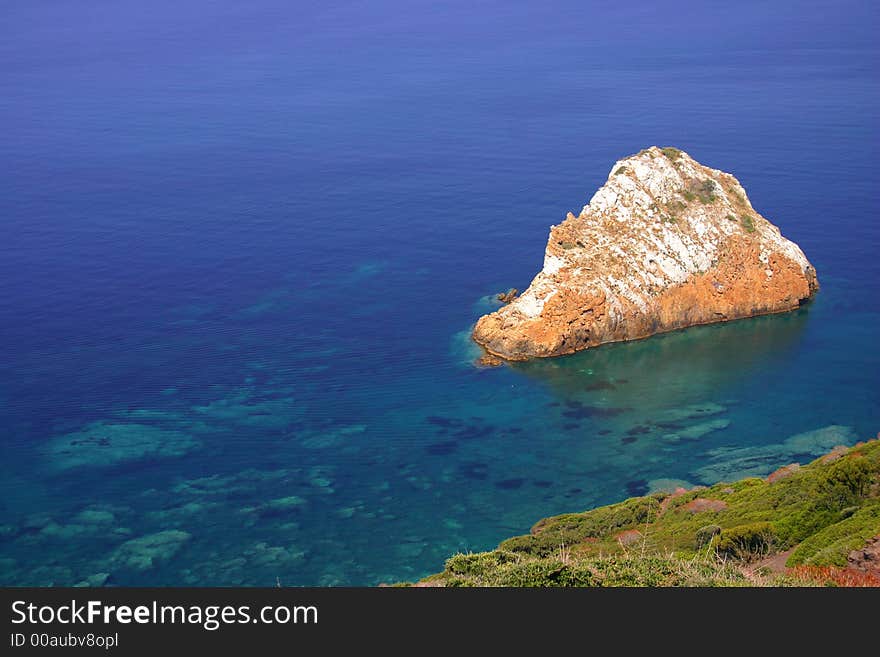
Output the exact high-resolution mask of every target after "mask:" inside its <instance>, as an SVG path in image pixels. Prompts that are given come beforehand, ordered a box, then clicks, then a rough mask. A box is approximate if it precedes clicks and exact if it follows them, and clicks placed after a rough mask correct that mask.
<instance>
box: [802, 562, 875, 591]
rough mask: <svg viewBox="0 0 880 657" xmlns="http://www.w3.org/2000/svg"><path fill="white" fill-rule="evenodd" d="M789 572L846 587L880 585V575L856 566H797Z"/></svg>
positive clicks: (803, 577) (808, 578)
mask: <svg viewBox="0 0 880 657" xmlns="http://www.w3.org/2000/svg"><path fill="white" fill-rule="evenodd" d="M788 572H789V573H790V574H792V575H794V576H795V577H798V578H801V579H806V580H813V581H815V582H829V583H834V584H836V585H837V586H844V587H880V576H877V575H876V574H874V573H867V572H865V571H863V570H856V569H855V568H838V567H837V566H795V567H794V568H789V570H788Z"/></svg>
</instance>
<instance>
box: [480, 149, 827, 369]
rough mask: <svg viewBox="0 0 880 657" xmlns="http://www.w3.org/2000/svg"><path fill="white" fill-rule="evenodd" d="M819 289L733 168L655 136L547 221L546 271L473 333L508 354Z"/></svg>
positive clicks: (787, 300)
mask: <svg viewBox="0 0 880 657" xmlns="http://www.w3.org/2000/svg"><path fill="white" fill-rule="evenodd" d="M783 271H784V272H785V275H782V272H783ZM737 280H738V281H739V282H738V283H737ZM746 284H748V285H749V286H751V287H752V288H755V287H757V288H759V289H756V290H752V292H749V291H748V290H747V289H745V285H746ZM817 289H818V283H817V282H816V277H815V271H814V269H813V268H812V266H811V265H810V263H809V261H808V260H807V258H806V256H805V255H804V253H803V252H802V251H801V249H800V248H799V247H798V246H797V245H796V244H794V243H793V242H791V241H789V240H787V239H785V238H784V237H782V235H781V234H780V231H779V229H778V228H776V227H775V226H774V225H773V224H771V223H770V222H769V221H767V220H766V219H765V218H763V217H762V216H761V215H760V214H759V213H758V212H756V211H755V209H754V208H753V207H752V205H751V203H750V202H749V200H748V196H747V195H746V192H745V190H744V189H743V188H742V186H741V185H740V184H739V182H738V181H737V180H736V178H734V177H733V176H732V175H730V174H728V173H724V172H723V171H719V170H717V169H712V168H709V167H706V166H703V165H702V164H700V163H699V162H697V161H695V160H694V159H692V158H691V157H690V156H689V155H688V154H687V153H685V152H683V151H679V150H677V149H673V148H666V149H660V148H657V147H656V146H654V147H651V148H648V149H645V150H643V151H641V152H640V153H637V154H636V155H633V156H630V157H627V158H624V159H621V160H618V161H617V162H616V163H615V164H614V166H613V167H612V169H611V172H610V174H609V176H608V180H607V182H606V183H605V184H604V185H603V186H602V187H601V188H600V189H599V190H598V191H597V192H596V193H595V194H594V195H593V197H592V198H591V199H590V202H589V203H588V204H587V205H585V206H584V208H583V209H582V210H581V213H580V214H579V215H578V216H574V215H573V214H571V213H569V215H568V217H567V218H566V220H565V221H564V222H563V223H562V224H560V225H558V226H552V227H551V233H550V239H549V241H548V244H547V248H546V251H545V255H544V266H543V269H542V270H541V272H539V273H538V274H537V276H535V278H534V280H533V281H532V283H531V285H530V286H529V288H528V289H527V290H526V291H525V292H524V293H523V295H522V296H521V297H519V298H518V299H516V300H515V301H513V302H512V303H511V304H509V305H507V306H505V307H504V308H502V309H501V310H499V311H497V312H496V313H493V314H491V315H487V316H485V317H483V318H481V320H480V322H478V324H477V327H476V329H475V331H474V338H475V339H476V340H477V342H479V343H480V344H482V345H483V346H485V347H486V348H487V349H488V350H489V351H490V352H492V353H494V354H496V355H499V356H502V357H505V358H513V359H521V358H528V357H531V356H545V355H546V356H549V355H556V354H559V353H570V352H572V351H576V350H577V349H581V348H586V347H589V346H594V345H595V344H601V343H602V342H608V341H613V340H621V339H631V338H634V337H644V336H645V335H649V334H651V333H656V332H659V331H663V330H670V329H673V328H680V327H682V326H687V325H690V324H696V323H707V322H709V321H723V320H726V319H733V318H736V317H744V316H750V315H755V314H762V313H766V312H779V311H781V310H788V309H790V308H793V307H796V306H797V305H798V304H799V303H800V302H801V301H802V300H803V299H805V298H808V297H809V296H811V295H812V294H813V293H814V292H815V291H816V290H817ZM716 297H717V298H716ZM585 304H586V306H589V308H587V307H586V306H585ZM686 304H691V305H692V306H695V307H694V308H682V307H681V306H683V305H686ZM590 310H591V312H588V311H590ZM584 314H590V315H591V316H590V317H584V316H583V315H584ZM600 318H601V321H599V319H600Z"/></svg>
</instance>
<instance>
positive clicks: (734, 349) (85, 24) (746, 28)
mask: <svg viewBox="0 0 880 657" xmlns="http://www.w3.org/2000/svg"><path fill="white" fill-rule="evenodd" d="M624 4H626V3H624ZM645 4H646V5H647V6H645V7H642V8H639V7H630V6H613V4H612V3H604V2H586V3H575V2H561V3H510V2H485V3H483V2H481V3H475V2H451V3H446V4H445V5H444V6H442V7H440V6H434V5H432V4H430V3H421V2H415V3H414V2H398V1H393V2H382V3H325V2H295V3H289V2H280V1H279V2H265V1H263V2H256V3H239V2H232V1H231V0H229V1H227V2H224V1H215V2H209V1H208V0H198V1H194V2H186V3H181V2H166V1H165V0H157V1H155V2H150V3H142V2H134V1H133V0H113V1H112V2H111V1H109V0H108V1H105V2H90V3H76V2H64V1H60V0H59V1H54V2H40V3H33V2H25V1H21V2H18V1H6V2H2V3H0V13H2V15H3V18H2V21H0V24H2V25H0V36H2V38H0V128H2V130H0V441H2V443H0V444H2V459H0V482H2V489H0V545H2V550H0V583H2V584H33V585H47V584H51V583H54V584H65V585H66V584H74V583H79V582H84V581H88V582H91V583H101V582H104V583H106V584H119V585H134V584H162V585H172V584H196V585H223V584H256V585H274V584H275V583H276V580H278V581H280V582H281V583H282V584H286V585H343V584H347V585H350V584H354V585H366V584H375V583H378V582H383V581H385V582H387V581H395V580H400V579H414V578H417V577H419V576H422V575H425V574H427V573H430V572H434V571H437V570H439V569H440V568H442V564H443V561H444V559H445V558H447V557H448V556H450V555H451V554H452V553H454V552H455V551H458V550H481V549H488V548H490V547H492V546H494V545H495V544H496V543H497V542H498V541H499V540H501V539H503V538H505V537H507V536H509V535H513V534H517V533H523V532H525V531H527V530H528V528H529V526H530V525H531V524H532V523H533V522H535V521H536V520H538V519H539V518H541V517H544V516H547V515H551V514H555V513H562V512H568V511H575V510H581V509H584V508H587V507H590V506H593V505H596V504H603V503H608V502H612V501H616V500H619V499H621V498H623V497H626V496H628V495H631V494H641V493H643V492H644V491H646V490H649V489H652V488H656V487H658V486H662V485H664V482H658V481H657V480H659V479H680V480H686V481H688V482H690V483H711V482H713V481H715V480H718V479H719V478H727V477H733V476H742V475H744V474H766V473H767V472H769V471H771V470H772V469H774V468H775V467H776V466H778V465H782V464H784V463H788V462H790V461H792V460H798V461H808V460H810V459H811V458H813V457H814V456H816V455H817V454H819V453H821V452H822V451H823V450H825V449H827V447H828V446H829V445H833V444H834V443H836V442H852V441H854V440H857V439H863V438H867V437H870V436H873V435H874V434H876V433H877V431H878V429H880V422H878V401H880V399H878V390H880V367H878V366H880V354H878V349H877V347H876V344H877V343H876V337H877V332H878V328H880V295H878V294H877V281H878V275H880V259H878V258H877V256H876V251H877V249H878V246H880V227H878V222H877V217H878V214H880V198H878V195H877V193H876V192H877V189H878V182H880V180H878V178H880V174H878V168H877V167H876V162H875V153H876V152H877V149H878V146H880V143H878V121H877V118H876V108H877V107H878V101H880V75H878V67H877V61H878V59H877V56H878V47H877V45H876V40H875V34H876V31H877V28H878V20H877V11H876V9H875V8H874V7H872V4H871V3H870V2H843V3H841V2H803V3H784V4H783V3H763V2H740V3H704V2H673V3H662V5H660V3H658V6H656V7H655V6H654V3H645ZM767 5H772V6H767ZM652 144H659V145H675V146H678V147H680V148H683V149H685V150H686V151H688V152H689V153H690V154H691V155H692V156H693V157H695V158H696V159H698V160H700V161H701V162H703V163H705V164H708V165H710V166H713V167H717V168H721V169H724V170H727V171H730V172H732V173H733V174H734V175H736V176H737V177H738V178H739V179H740V181H741V182H742V183H743V185H744V186H745V188H746V190H747V191H748V192H749V196H750V198H751V201H752V203H753V205H754V206H755V207H756V208H757V209H758V210H759V211H760V212H761V213H762V214H763V215H764V216H766V217H768V218H769V219H770V220H771V221H773V222H774V223H776V224H777V225H778V226H779V227H780V228H781V230H782V232H783V234H784V235H786V236H787V237H789V238H791V239H793V240H795V241H796V242H798V244H800V245H801V247H802V248H803V250H804V251H805V253H806V254H807V256H808V257H809V258H810V260H811V261H812V262H813V264H814V265H815V266H816V267H817V270H818V272H819V278H820V282H821V284H822V290H821V292H820V294H819V296H818V297H817V299H816V301H815V302H814V303H812V304H810V305H809V306H807V307H805V308H804V309H801V310H799V311H797V312H795V313H791V314H788V315H780V316H775V317H765V318H758V319H754V320H746V321H741V322H736V323H731V324H727V325H719V326H711V327H702V328H697V329H691V330H688V331H684V332H678V333H674V334H669V335H665V336H659V337H655V338H651V339H648V340H644V341H640V342H636V343H630V344H621V345H610V346H605V347H602V348H600V349H596V350H592V351H589V352H586V353H581V354H577V355H575V356H572V357H566V358H560V359H554V360H551V361H540V362H534V363H528V364H520V365H516V366H504V367H500V368H495V369H479V368H476V367H474V366H473V364H472V361H473V359H474V357H475V355H476V353H477V352H476V351H475V349H474V347H473V345H471V344H470V342H469V340H468V331H469V328H470V327H471V326H472V325H473V322H474V321H475V320H476V318H477V317H478V316H479V315H480V314H482V313H483V312H486V311H487V310H489V309H491V308H492V307H493V302H492V300H491V295H493V294H494V293H495V292H498V291H499V290H503V289H507V288H508V287H518V288H520V289H523V288H524V287H526V286H527V284H528V282H529V281H530V279H531V277H532V276H533V275H534V274H535V272H536V271H538V269H539V268H540V264H541V261H542V257H543V250H544V245H545V242H546V239H547V232H548V227H549V226H550V225H551V224H553V223H558V222H559V221H561V220H562V219H563V218H564V216H565V213H566V212H567V211H569V210H574V211H575V212H577V210H578V209H579V208H580V207H581V206H582V205H583V204H584V203H586V201H587V200H588V199H589V197H590V196H591V195H592V193H593V192H594V191H595V190H596V189H597V188H598V187H599V186H600V185H601V184H602V183H603V182H604V180H605V177H606V176H607V174H608V172H609V170H610V168H611V166H612V165H613V163H614V161H615V160H616V159H618V158H620V157H623V156H625V155H628V154H630V153H633V152H636V151H638V150H640V149H642V148H644V147H646V146H649V145H652ZM798 434H804V435H798ZM793 436H795V438H794V439H792V437H793ZM756 462H757V463H758V465H757V466H755V463H756ZM744 463H748V464H751V465H750V467H752V470H747V471H744V470H743V464H744ZM89 578H91V579H89Z"/></svg>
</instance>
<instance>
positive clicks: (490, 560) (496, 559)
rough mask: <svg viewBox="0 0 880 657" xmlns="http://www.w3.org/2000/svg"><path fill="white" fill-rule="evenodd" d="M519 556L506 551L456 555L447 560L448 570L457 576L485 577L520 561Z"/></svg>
mask: <svg viewBox="0 0 880 657" xmlns="http://www.w3.org/2000/svg"><path fill="white" fill-rule="evenodd" d="M518 560H519V558H518V557H517V555H515V554H513V553H511V552H506V551H504V550H493V551H491V552H476V553H471V554H456V555H455V556H452V557H450V558H449V559H447V560H446V570H447V571H448V572H450V573H454V574H455V575H473V576H477V577H480V576H483V575H485V574H486V573H489V572H491V571H492V570H493V569H495V568H497V567H498V566H501V565H503V564H506V563H511V562H514V561H518Z"/></svg>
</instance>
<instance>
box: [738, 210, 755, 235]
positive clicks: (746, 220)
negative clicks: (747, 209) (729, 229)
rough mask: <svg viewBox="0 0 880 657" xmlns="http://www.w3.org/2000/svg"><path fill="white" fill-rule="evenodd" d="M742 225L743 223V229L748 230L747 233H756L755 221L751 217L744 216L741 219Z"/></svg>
mask: <svg viewBox="0 0 880 657" xmlns="http://www.w3.org/2000/svg"><path fill="white" fill-rule="evenodd" d="M740 223H742V227H743V228H745V229H746V232H748V233H754V232H755V220H754V219H752V217H751V216H750V215H747V214H744V215H743V216H742V217H740Z"/></svg>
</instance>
